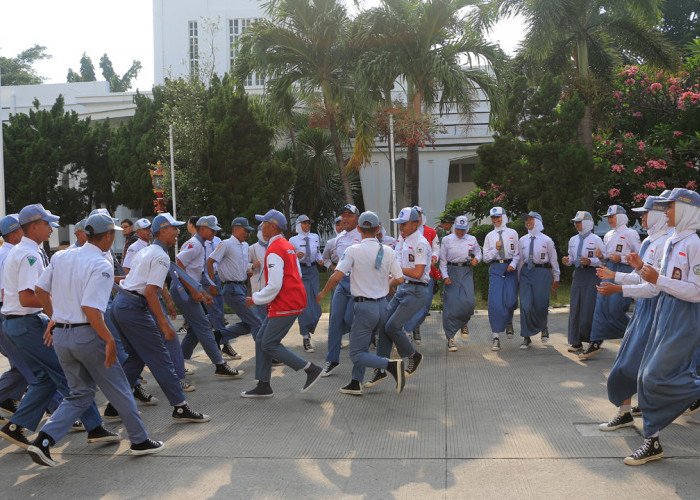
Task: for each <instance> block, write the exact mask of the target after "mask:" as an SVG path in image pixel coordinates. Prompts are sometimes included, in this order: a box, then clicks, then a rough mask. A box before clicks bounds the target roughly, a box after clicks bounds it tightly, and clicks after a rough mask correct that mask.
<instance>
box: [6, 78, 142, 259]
mask: <svg viewBox="0 0 700 500" xmlns="http://www.w3.org/2000/svg"><path fill="white" fill-rule="evenodd" d="M145 94H146V95H149V94H150V92H147V93H145ZM59 95H62V96H63V99H64V110H65V111H66V112H71V111H75V112H76V113H77V114H78V116H79V117H80V119H82V120H84V119H86V118H90V119H91V120H92V121H95V122H100V121H102V120H106V119H109V121H110V124H111V125H112V126H118V125H119V123H121V122H122V121H124V120H128V119H129V118H131V117H132V116H134V113H135V112H136V104H135V102H134V96H135V95H136V92H110V91H109V82H107V81H101V82H98V81H96V82H76V83H45V84H40V85H17V86H12V85H11V86H5V87H0V119H1V120H2V122H3V123H6V122H7V121H8V120H9V118H10V115H11V114H13V115H14V114H17V113H27V114H28V113H29V110H30V109H36V108H35V106H34V102H35V101H38V103H39V109H40V110H47V109H51V108H52V107H53V105H54V104H55V103H56V99H57V98H58V96H59ZM144 168H146V166H145V165H144ZM78 181H79V179H76V178H72V176H70V175H68V174H64V176H63V177H62V178H61V179H60V181H59V182H63V183H65V185H66V186H74V185H76V184H77V183H78ZM2 182H4V179H3V180H2ZM5 195H6V196H7V197H8V198H11V197H12V193H7V192H6V193H5ZM46 208H48V209H49V210H50V209H51V207H46ZM57 215H61V214H57ZM86 215H87V214H86ZM113 215H114V217H117V218H120V219H126V218H133V217H134V213H133V212H132V211H131V210H129V209H128V208H126V207H124V206H119V207H117V210H116V211H115V213H114V214H113ZM75 222H78V221H66V220H62V221H61V222H60V223H61V224H62V227H61V228H60V229H58V230H56V231H54V233H53V234H52V235H51V240H50V244H51V248H54V249H55V248H58V247H59V244H60V243H61V242H70V243H73V242H74V241H75V235H74V234H73V228H74V226H73V223H75ZM123 247H124V240H123V237H122V235H121V233H117V237H116V239H115V242H114V248H115V249H116V250H118V251H119V250H120V249H121V248H123Z"/></svg>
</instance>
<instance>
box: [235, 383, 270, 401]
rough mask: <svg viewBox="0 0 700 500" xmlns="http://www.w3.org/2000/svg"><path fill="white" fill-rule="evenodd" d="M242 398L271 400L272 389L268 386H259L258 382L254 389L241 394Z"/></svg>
mask: <svg viewBox="0 0 700 500" xmlns="http://www.w3.org/2000/svg"><path fill="white" fill-rule="evenodd" d="M241 397H242V398H259V399H262V398H271V397H272V387H270V384H261V383H260V382H258V385H257V386H256V387H255V389H251V390H249V391H245V392H242V393H241Z"/></svg>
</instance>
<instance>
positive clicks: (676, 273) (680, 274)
mask: <svg viewBox="0 0 700 500" xmlns="http://www.w3.org/2000/svg"><path fill="white" fill-rule="evenodd" d="M681 278H683V272H682V271H681V270H680V268H678V267H674V268H673V273H671V279H672V280H679V279H681Z"/></svg>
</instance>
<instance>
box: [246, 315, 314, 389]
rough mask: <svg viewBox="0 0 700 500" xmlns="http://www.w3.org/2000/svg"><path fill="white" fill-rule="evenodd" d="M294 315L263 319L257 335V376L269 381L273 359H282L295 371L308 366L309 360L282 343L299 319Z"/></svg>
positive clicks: (258, 378) (260, 379) (262, 380)
mask: <svg viewBox="0 0 700 500" xmlns="http://www.w3.org/2000/svg"><path fill="white" fill-rule="evenodd" d="M297 316H298V315H297V314H295V315H292V316H275V317H272V318H269V317H268V318H267V319H266V320H265V321H263V324H262V326H261V327H260V330H258V333H257V335H256V337H255V378H256V379H257V380H259V381H261V382H269V381H270V378H271V376H272V359H273V358H274V359H276V360H278V361H281V362H282V363H284V364H285V365H287V366H288V367H290V368H291V369H292V370H294V371H297V372H298V371H299V370H301V369H302V368H304V367H305V366H306V363H307V361H306V360H305V359H303V358H300V357H299V356H297V355H296V354H294V353H293V352H292V351H290V350H289V349H287V348H286V347H284V346H283V345H282V339H283V338H284V337H285V336H286V335H287V333H289V329H290V328H291V327H292V325H293V324H294V321H295V320H296V319H297Z"/></svg>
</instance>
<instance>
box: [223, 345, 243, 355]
mask: <svg viewBox="0 0 700 500" xmlns="http://www.w3.org/2000/svg"><path fill="white" fill-rule="evenodd" d="M221 355H222V356H223V357H224V358H228V359H241V355H240V354H238V353H237V352H236V350H235V349H234V348H233V347H231V344H228V343H226V344H224V345H223V347H222V348H221Z"/></svg>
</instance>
